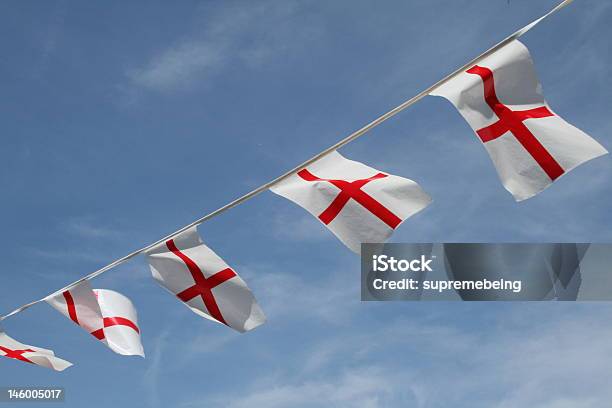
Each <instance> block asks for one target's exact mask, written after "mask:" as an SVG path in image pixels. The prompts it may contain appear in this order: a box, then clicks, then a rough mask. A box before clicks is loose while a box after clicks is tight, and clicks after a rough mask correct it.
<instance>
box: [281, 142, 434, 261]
mask: <svg viewBox="0 0 612 408" xmlns="http://www.w3.org/2000/svg"><path fill="white" fill-rule="evenodd" d="M270 191H272V192H273V193H275V194H278V195H280V196H282V197H285V198H287V199H288V200H291V201H293V202H294V203H296V204H297V205H299V206H301V207H303V208H304V209H305V210H306V211H308V212H309V213H311V214H312V215H314V216H315V217H317V218H318V219H319V221H321V222H322V223H323V224H325V225H326V226H327V228H329V229H330V230H331V232H332V233H333V234H334V235H336V237H338V239H340V241H342V242H343V243H344V245H346V246H347V247H348V248H349V249H351V250H352V251H354V252H356V253H360V252H361V244H362V243H368V242H373V243H378V242H384V241H386V240H387V239H389V237H390V236H391V234H392V233H393V231H394V230H395V229H396V228H397V227H398V226H399V225H400V224H401V223H402V222H404V221H405V220H406V219H407V218H408V217H410V216H412V215H414V214H416V213H418V212H419V211H421V210H422V209H423V208H425V207H427V206H428V205H429V204H430V203H431V197H430V196H429V195H428V194H427V193H425V192H424V191H423V190H422V189H421V187H420V186H419V185H418V184H417V183H415V182H414V181H412V180H409V179H407V178H403V177H399V176H394V175H392V174H387V173H383V172H381V171H379V170H376V169H374V168H372V167H369V166H366V165H365V164H363V163H359V162H356V161H353V160H348V159H346V158H344V157H343V156H342V155H341V154H340V153H338V152H337V151H334V152H332V153H329V154H328V155H326V156H324V157H323V158H321V159H319V160H317V161H316V162H314V163H313V164H311V165H309V166H308V167H306V168H304V169H302V170H300V171H298V172H297V173H295V174H293V175H291V176H289V177H287V178H286V179H284V180H283V181H281V182H279V183H278V184H276V185H275V186H273V187H271V188H270Z"/></svg>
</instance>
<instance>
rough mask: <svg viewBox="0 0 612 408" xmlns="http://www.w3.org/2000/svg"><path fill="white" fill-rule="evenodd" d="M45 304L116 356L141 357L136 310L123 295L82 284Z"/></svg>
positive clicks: (85, 282)
mask: <svg viewBox="0 0 612 408" xmlns="http://www.w3.org/2000/svg"><path fill="white" fill-rule="evenodd" d="M46 302H47V303H48V304H49V305H51V306H52V307H53V308H54V309H56V310H57V311H59V312H60V313H62V314H63V315H64V316H66V317H68V318H69V319H70V320H72V321H73V322H74V323H76V324H78V325H79V326H81V327H82V328H83V329H84V330H86V331H87V332H88V333H90V334H91V335H92V336H94V337H95V338H97V339H98V340H100V341H101V342H102V343H104V344H106V345H107V346H108V347H109V348H110V349H111V350H113V351H114V352H115V353H117V354H121V355H128V356H133V355H138V356H142V357H144V350H143V347H142V343H141V341H140V328H139V327H138V314H137V312H136V308H135V307H134V305H133V304H132V302H131V301H130V300H129V299H128V298H127V297H125V296H123V295H122V294H120V293H118V292H114V291H112V290H105V289H92V288H91V286H90V284H89V282H88V281H83V282H81V283H79V284H78V285H76V286H74V287H73V288H71V289H70V290H67V291H64V292H62V293H60V294H58V295H55V296H51V297H49V298H47V299H46Z"/></svg>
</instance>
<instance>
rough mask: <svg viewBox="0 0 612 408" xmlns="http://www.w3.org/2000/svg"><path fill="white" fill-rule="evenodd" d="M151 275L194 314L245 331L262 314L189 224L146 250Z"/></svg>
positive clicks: (240, 282) (262, 320)
mask: <svg viewBox="0 0 612 408" xmlns="http://www.w3.org/2000/svg"><path fill="white" fill-rule="evenodd" d="M147 260H148V262H149V265H150V267H151V273H152V274H153V278H154V279H155V280H156V281H157V282H158V283H159V284H160V285H161V286H162V287H164V288H166V289H168V290H169V291H170V292H171V293H173V294H174V295H176V297H177V298H179V299H180V300H181V301H182V302H184V303H185V304H186V305H187V306H188V307H189V308H190V309H191V310H193V311H194V312H195V313H197V314H198V315H200V316H202V317H205V318H207V319H210V320H213V321H215V322H217V323H221V324H225V325H227V326H229V327H231V328H232V329H235V330H237V331H239V332H245V331H249V330H252V329H254V328H255V327H257V326H259V325H261V324H263V323H265V321H266V317H265V315H264V313H263V312H262V310H261V309H260V307H259V305H258V304H257V301H256V300H255V298H254V297H253V294H252V293H251V290H250V289H249V288H248V287H247V285H246V283H245V282H244V281H243V280H242V279H241V278H240V276H238V274H237V273H236V272H235V271H234V270H233V269H232V268H230V267H229V266H228V265H227V264H226V263H225V261H223V259H221V258H220V257H219V256H218V255H217V254H215V253H214V252H213V251H212V250H211V249H210V248H208V247H207V246H206V245H204V243H203V242H202V239H201V238H200V236H199V234H198V232H197V229H196V227H191V228H189V229H188V230H186V231H184V232H183V233H181V234H179V235H176V236H175V237H174V238H172V239H169V240H167V241H165V242H163V243H161V244H159V245H157V246H155V247H153V248H152V249H150V250H148V251H147Z"/></svg>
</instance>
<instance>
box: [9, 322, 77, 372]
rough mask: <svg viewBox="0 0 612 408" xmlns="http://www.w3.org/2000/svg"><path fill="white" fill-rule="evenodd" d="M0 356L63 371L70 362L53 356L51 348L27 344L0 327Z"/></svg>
mask: <svg viewBox="0 0 612 408" xmlns="http://www.w3.org/2000/svg"><path fill="white" fill-rule="evenodd" d="M0 356H4V357H8V358H12V359H15V360H19V361H23V362H25V363H30V364H36V365H38V366H41V367H46V368H51V369H52V370H55V371H64V370H65V369H67V368H68V367H70V366H71V365H72V363H70V362H68V361H66V360H62V359H61V358H58V357H55V354H54V353H53V351H51V350H47V349H44V348H40V347H34V346H28V345H27V344H23V343H20V342H18V341H17V340H15V339H13V338H12V337H10V336H8V335H7V334H6V333H5V332H4V330H3V329H2V328H1V327H0Z"/></svg>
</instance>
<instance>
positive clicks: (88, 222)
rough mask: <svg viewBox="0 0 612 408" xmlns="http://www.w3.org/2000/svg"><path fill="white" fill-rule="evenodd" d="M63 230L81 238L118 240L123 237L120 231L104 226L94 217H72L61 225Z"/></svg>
mask: <svg viewBox="0 0 612 408" xmlns="http://www.w3.org/2000/svg"><path fill="white" fill-rule="evenodd" d="M61 229H62V230H64V231H65V232H67V233H70V234H73V235H76V236H78V237H80V238H88V239H92V238H116V237H117V236H119V235H121V234H120V232H119V231H118V230H115V229H112V228H109V227H107V226H104V225H103V223H102V222H101V221H96V220H95V219H94V218H92V217H87V216H83V217H70V218H68V219H66V220H64V221H63V222H62V224H61Z"/></svg>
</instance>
